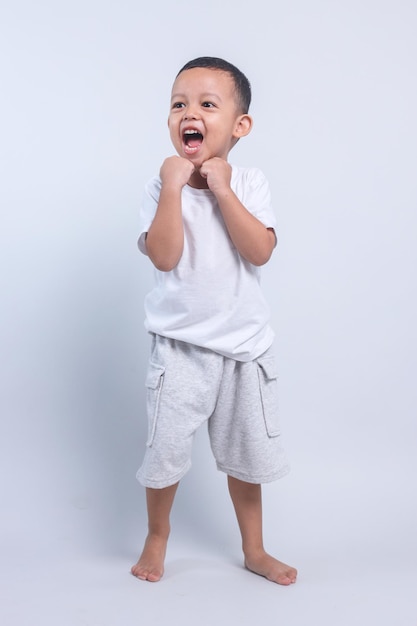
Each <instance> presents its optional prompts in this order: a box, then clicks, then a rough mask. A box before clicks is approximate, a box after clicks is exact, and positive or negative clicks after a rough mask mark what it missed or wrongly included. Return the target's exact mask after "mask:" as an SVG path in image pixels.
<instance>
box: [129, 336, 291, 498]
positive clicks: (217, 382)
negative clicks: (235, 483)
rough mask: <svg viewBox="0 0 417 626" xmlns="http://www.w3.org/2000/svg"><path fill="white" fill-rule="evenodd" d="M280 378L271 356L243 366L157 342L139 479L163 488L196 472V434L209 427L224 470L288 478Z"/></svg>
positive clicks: (256, 478) (246, 476)
mask: <svg viewBox="0 0 417 626" xmlns="http://www.w3.org/2000/svg"><path fill="white" fill-rule="evenodd" d="M277 382H278V381H277V373H276V368H275V360H274V356H273V354H272V352H271V349H269V350H267V352H265V353H264V354H263V355H262V356H260V357H259V358H258V359H256V360H254V361H249V362H241V361H235V360H233V359H229V358H227V357H224V356H222V355H220V354H218V353H216V352H213V351H211V350H207V349H205V348H200V347H198V346H195V345H192V344H189V343H184V342H181V341H176V340H174V339H168V338H166V337H160V336H154V337H153V340H152V350H151V356H150V361H149V369H148V374H147V378H146V387H147V412H148V440H147V443H146V453H145V458H144V461H143V464H142V466H141V467H140V469H139V471H138V473H137V479H138V480H139V482H140V483H141V484H142V485H144V486H145V487H153V488H156V489H161V488H163V487H168V486H170V485H173V484H174V483H176V482H178V481H179V480H180V479H181V478H182V477H183V476H184V475H185V474H186V472H187V471H188V470H189V468H190V466H191V450H192V443H193V439H194V434H195V432H196V430H197V429H198V428H199V427H200V426H201V425H202V424H203V423H207V424H208V431H209V436H210V444H211V449H212V451H213V454H214V458H215V459H216V463H217V468H218V469H219V470H221V471H223V472H225V473H227V474H229V475H230V476H233V477H234V478H238V479H240V480H243V481H246V482H249V483H265V482H270V481H273V480H276V479H277V478H280V477H281V476H284V475H285V474H286V473H287V472H288V470H289V466H288V463H287V460H286V457H285V454H284V451H283V449H282V447H281V437H280V428H279V419H278V403H277Z"/></svg>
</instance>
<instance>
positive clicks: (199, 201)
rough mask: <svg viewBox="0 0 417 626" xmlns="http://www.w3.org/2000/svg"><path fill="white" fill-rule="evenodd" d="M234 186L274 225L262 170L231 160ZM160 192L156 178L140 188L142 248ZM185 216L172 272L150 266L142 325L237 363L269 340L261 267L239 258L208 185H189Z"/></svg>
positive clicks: (258, 352)
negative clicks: (150, 283) (150, 285)
mask: <svg viewBox="0 0 417 626" xmlns="http://www.w3.org/2000/svg"><path fill="white" fill-rule="evenodd" d="M231 187H232V189H233V191H234V192H235V193H236V195H237V196H238V198H239V199H240V201H241V202H242V204H243V205H244V206H245V207H246V209H247V210H248V211H250V212H251V213H252V214H253V215H254V216H255V217H257V218H258V219H259V220H260V221H261V222H262V223H263V224H264V225H265V226H266V227H267V228H274V229H275V225H276V221H275V216H274V214H273V211H272V208H271V199H270V192H269V186H268V182H267V180H266V178H265V176H264V175H263V174H262V172H261V171H260V170H258V169H255V168H240V167H234V166H233V167H232V179H231ZM160 190H161V179H160V178H159V177H155V178H153V179H152V180H151V181H149V183H148V184H147V185H146V188H145V192H144V198H143V203H142V207H141V214H140V226H141V230H140V232H141V235H140V238H139V248H140V250H141V252H143V253H144V254H146V242H145V236H146V232H147V231H148V229H149V227H150V225H151V223H152V220H153V218H154V216H155V212H156V209H157V205H158V199H159V194H160ZM182 215H183V223H184V250H183V253H182V256H181V259H180V261H179V263H178V265H177V266H176V267H175V268H174V269H173V270H171V271H170V272H161V271H159V270H156V269H155V279H156V282H155V287H154V288H153V289H152V290H151V292H150V293H149V294H148V295H147V296H146V298H145V314H146V319H145V328H146V329H147V330H148V331H149V332H152V333H156V334H158V335H163V336H165V337H170V338H173V339H177V340H179V341H185V342H188V343H192V344H195V345H198V346H202V347H205V348H209V349H210V350H213V351H215V352H218V353H219V354H222V355H224V356H227V357H230V358H232V359H235V360H237V361H251V360H253V359H255V358H257V357H258V356H260V355H261V354H262V353H263V352H265V350H267V349H268V348H269V347H270V345H271V344H272V342H273V338H274V333H273V331H272V329H271V327H270V325H269V307H268V305H267V302H266V300H265V298H264V296H263V294H262V291H261V288H260V268H259V267H256V266H254V265H252V264H251V263H249V262H248V261H246V260H245V259H243V258H242V257H241V256H240V254H239V252H238V251H237V249H236V248H235V246H234V245H233V243H232V241H231V239H230V237H229V234H228V232H227V230H226V227H225V224H224V221H223V218H222V215H221V212H220V209H219V207H218V204H217V202H216V199H215V196H214V194H213V193H212V192H211V191H210V190H208V189H194V188H193V187H190V186H189V185H186V186H185V187H184V188H183V190H182Z"/></svg>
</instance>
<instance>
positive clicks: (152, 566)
mask: <svg viewBox="0 0 417 626" xmlns="http://www.w3.org/2000/svg"><path fill="white" fill-rule="evenodd" d="M166 548H167V539H164V538H162V537H160V536H158V535H148V537H147V538H146V541H145V545H144V548H143V552H142V554H141V555H140V557H139V560H138V562H137V563H136V565H134V566H133V567H132V569H131V570H130V571H131V573H132V574H133V576H136V577H137V578H140V580H149V581H150V582H152V583H156V582H158V580H161V578H162V576H163V574H164V561H165V553H166Z"/></svg>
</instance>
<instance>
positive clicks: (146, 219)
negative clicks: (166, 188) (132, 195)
mask: <svg viewBox="0 0 417 626" xmlns="http://www.w3.org/2000/svg"><path fill="white" fill-rule="evenodd" d="M160 192H161V179H160V178H159V177H155V178H152V179H151V180H150V181H149V182H148V183H147V184H146V186H145V189H144V191H143V194H142V202H141V206H140V212H139V239H138V248H139V250H140V251H141V252H142V253H143V254H146V255H147V254H148V252H147V250H146V243H145V241H146V234H147V232H148V230H149V227H150V225H151V224H152V222H153V219H154V217H155V213H156V209H157V207H158V202H159V194H160Z"/></svg>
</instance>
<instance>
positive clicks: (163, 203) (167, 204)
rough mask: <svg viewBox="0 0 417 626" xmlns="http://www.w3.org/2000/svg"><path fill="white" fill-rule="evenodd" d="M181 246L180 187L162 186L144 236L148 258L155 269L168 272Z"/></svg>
mask: <svg viewBox="0 0 417 626" xmlns="http://www.w3.org/2000/svg"><path fill="white" fill-rule="evenodd" d="M183 247H184V227H183V222H182V212H181V189H170V188H166V187H164V186H162V189H161V194H160V197H159V203H158V209H157V211H156V214H155V217H154V220H153V222H152V224H151V226H150V228H149V231H148V234H147V237H146V249H147V252H148V255H149V258H150V259H151V261H152V263H153V264H154V265H155V267H156V268H157V269H159V270H161V271H163V272H169V271H170V270H172V269H173V268H174V267H175V266H176V265H177V264H178V261H179V260H180V258H181V255H182V251H183Z"/></svg>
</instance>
